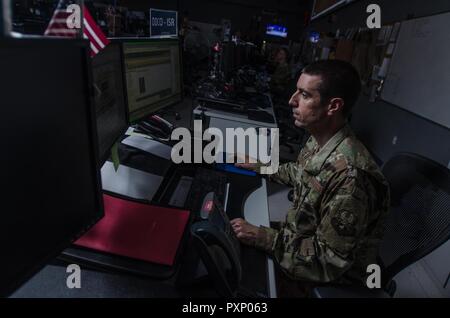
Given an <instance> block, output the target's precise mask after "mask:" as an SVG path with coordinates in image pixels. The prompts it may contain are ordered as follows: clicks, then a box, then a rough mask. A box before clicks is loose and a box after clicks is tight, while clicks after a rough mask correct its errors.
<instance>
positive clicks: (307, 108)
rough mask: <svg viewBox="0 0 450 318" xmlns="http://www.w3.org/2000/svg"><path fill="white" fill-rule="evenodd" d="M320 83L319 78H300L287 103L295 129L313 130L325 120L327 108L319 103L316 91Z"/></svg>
mask: <svg viewBox="0 0 450 318" xmlns="http://www.w3.org/2000/svg"><path fill="white" fill-rule="evenodd" d="M321 82H322V79H321V77H320V76H317V75H308V74H302V75H301V76H300V78H299V80H298V82H297V90H296V92H295V93H294V95H292V97H291V99H290V101H289V105H291V106H292V112H293V116H294V119H295V125H296V126H297V127H301V128H305V129H308V128H313V127H314V126H315V125H317V124H318V123H321V122H322V121H323V120H324V119H325V118H326V116H327V106H326V105H323V104H322V103H321V99H320V93H319V90H318V88H319V87H320V83H321Z"/></svg>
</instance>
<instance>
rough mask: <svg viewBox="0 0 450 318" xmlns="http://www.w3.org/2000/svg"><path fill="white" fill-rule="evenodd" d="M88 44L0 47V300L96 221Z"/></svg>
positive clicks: (8, 42)
mask: <svg viewBox="0 0 450 318" xmlns="http://www.w3.org/2000/svg"><path fill="white" fill-rule="evenodd" d="M88 48H89V47H88V43H87V42H85V41H81V40H74V39H70V40H69V39H67V40H65V39H43V38H39V39H0V69H1V72H0V83H1V97H0V98H1V107H0V132H1V134H2V138H1V139H0V148H1V149H2V154H1V156H0V165H1V167H2V169H1V173H0V176H1V177H0V187H1V189H2V199H1V210H2V212H1V220H0V251H1V261H0V295H1V296H6V295H9V294H10V293H11V292H13V291H14V290H15V289H16V288H17V287H19V285H20V284H22V283H23V282H24V281H25V280H27V279H28V278H30V277H31V276H32V275H33V274H34V273H35V272H37V271H38V270H39V269H40V268H41V267H43V266H44V265H45V264H46V263H47V262H48V261H50V260H51V259H53V258H54V257H55V256H57V255H58V254H59V253H60V252H61V250H62V249H64V248H65V247H67V246H68V245H70V243H71V242H73V241H74V240H75V239H77V238H78V237H79V236H81V235H82V234H83V233H84V232H85V231H86V230H87V229H88V228H89V227H90V226H92V225H93V224H94V223H96V222H97V220H99V219H100V218H101V217H102V216H103V205H102V200H101V188H100V175H99V170H98V169H97V162H98V161H97V145H96V143H97V136H96V127H95V112H94V107H93V103H92V98H91V96H90V95H91V94H90V84H91V78H90V75H89V74H90V73H89V68H88V67H87V65H88V59H89V58H90V57H89V55H88Z"/></svg>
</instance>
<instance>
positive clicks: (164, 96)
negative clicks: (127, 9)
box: [122, 39, 182, 122]
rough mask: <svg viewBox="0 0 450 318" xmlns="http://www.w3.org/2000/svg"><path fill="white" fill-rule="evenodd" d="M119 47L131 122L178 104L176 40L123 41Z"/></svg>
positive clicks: (178, 69) (179, 88)
mask: <svg viewBox="0 0 450 318" xmlns="http://www.w3.org/2000/svg"><path fill="white" fill-rule="evenodd" d="M122 46H123V54H124V61H125V63H124V64H125V76H126V82H127V95H128V110H129V116H130V120H131V121H132V122H134V121H137V120H139V119H141V118H144V117H146V116H148V115H150V114H152V113H155V112H156V111H158V110H160V109H161V108H164V107H167V106H170V105H172V104H174V103H177V102H180V101H181V98H182V94H181V85H182V84H181V63H180V45H179V41H178V40H169V39H167V40H162V39H147V40H128V41H127V40H124V41H122Z"/></svg>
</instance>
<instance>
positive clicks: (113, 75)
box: [92, 43, 128, 164]
mask: <svg viewBox="0 0 450 318" xmlns="http://www.w3.org/2000/svg"><path fill="white" fill-rule="evenodd" d="M122 61H123V59H122V51H121V46H120V44H119V43H110V44H109V45H108V46H107V47H106V48H105V49H104V50H102V51H101V52H100V53H99V54H97V55H96V56H95V57H94V58H93V60H92V70H93V72H92V73H93V79H94V96H95V110H96V117H97V134H98V147H99V157H100V161H101V162H100V163H101V164H103V162H104V161H105V160H106V159H107V158H108V157H109V154H110V149H111V147H112V146H113V144H114V143H115V142H116V141H117V139H118V138H119V137H120V136H121V135H122V134H123V133H124V132H125V130H126V129H127V127H128V108H127V101H126V96H125V95H126V94H125V84H124V76H123V65H122Z"/></svg>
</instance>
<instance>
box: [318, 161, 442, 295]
mask: <svg viewBox="0 0 450 318" xmlns="http://www.w3.org/2000/svg"><path fill="white" fill-rule="evenodd" d="M383 173H384V175H385V177H386V179H387V180H388V182H389V184H390V187H391V210H390V214H389V216H388V218H387V220H386V229H385V234H384V238H383V241H382V243H381V245H380V250H379V262H380V264H381V269H382V270H381V274H382V276H381V281H382V290H369V289H367V288H364V287H360V288H358V287H331V286H330V287H317V288H315V289H314V291H313V294H314V296H315V297H317V298H326V297H332V298H341V297H393V296H394V294H395V291H396V283H395V281H394V280H393V278H394V277H395V275H397V274H398V273H399V272H400V271H402V270H403V269H405V268H406V267H408V266H409V265H411V264H413V263H414V262H416V261H418V260H420V259H421V258H423V257H425V256H427V255H428V254H430V253H431V252H433V251H434V250H435V249H437V248H438V247H439V246H441V245H442V244H444V243H445V242H446V241H448V239H449V238H450V213H448V212H449V211H450V170H449V169H447V168H446V167H444V166H441V165H439V164H437V163H435V162H433V161H431V160H429V159H427V158H424V157H421V156H418V155H415V154H411V153H400V154H398V155H396V156H394V157H393V158H391V159H390V160H389V161H388V162H387V163H386V164H385V165H384V167H383Z"/></svg>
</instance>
